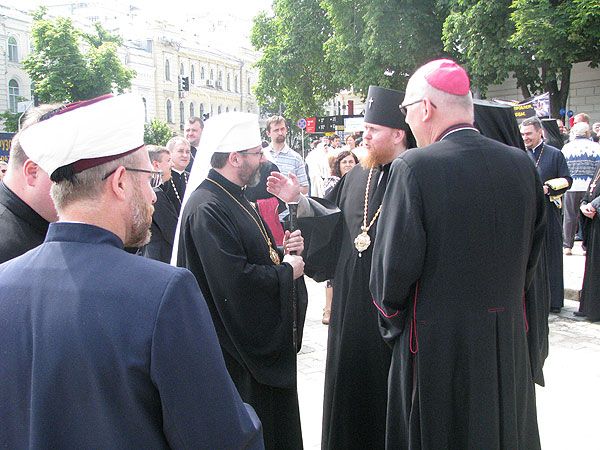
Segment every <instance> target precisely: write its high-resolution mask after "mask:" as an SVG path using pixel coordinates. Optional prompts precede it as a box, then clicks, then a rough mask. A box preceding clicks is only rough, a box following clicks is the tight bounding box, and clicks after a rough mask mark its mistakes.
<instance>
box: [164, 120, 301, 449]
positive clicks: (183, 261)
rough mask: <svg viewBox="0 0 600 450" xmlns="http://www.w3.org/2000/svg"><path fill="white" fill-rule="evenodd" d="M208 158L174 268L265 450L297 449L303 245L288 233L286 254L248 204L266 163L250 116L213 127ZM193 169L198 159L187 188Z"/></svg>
mask: <svg viewBox="0 0 600 450" xmlns="http://www.w3.org/2000/svg"><path fill="white" fill-rule="evenodd" d="M208 153H212V156H211V157H210V162H211V166H212V169H210V171H209V172H208V174H207V177H206V179H204V181H202V182H201V183H200V184H199V186H198V188H197V189H196V190H195V191H193V192H191V193H190V195H189V198H186V200H184V208H183V212H182V215H181V218H180V229H179V239H178V249H177V255H176V261H177V265H178V266H181V267H186V268H188V269H190V270H191V271H192V272H193V273H194V275H195V276H196V279H197V280H198V283H199V285H200V288H201V290H202V292H203V294H204V296H205V298H206V301H207V303H208V307H209V310H210V312H211V315H212V318H213V322H214V324H215V327H216V329H217V334H218V336H219V341H220V344H221V348H222V350H223V356H224V357H225V362H226V364H227V369H228V371H229V373H230V375H231V377H232V378H233V380H234V383H235V385H236V386H237V388H238V390H239V392H240V395H241V396H242V399H243V400H244V401H245V402H247V403H249V404H250V405H252V406H253V407H254V408H255V409H256V412H257V414H258V417H259V418H260V420H261V422H262V424H263V434H264V439H265V447H266V448H267V449H300V448H302V431H301V427H300V411H299V406H298V393H297V380H296V348H295V347H294V334H293V328H294V308H293V306H292V305H293V303H292V287H293V284H294V280H296V279H298V278H299V277H301V275H302V273H303V268H304V262H303V260H302V257H301V256H297V255H293V254H290V252H298V253H302V249H303V243H302V237H301V236H300V232H299V231H296V232H294V233H292V234H290V233H289V232H288V233H286V237H285V238H284V248H285V249H286V250H285V255H284V253H283V252H282V251H281V249H278V248H276V246H275V243H274V239H273V235H272V233H271V232H270V230H269V228H268V226H267V225H266V224H265V222H264V221H263V220H262V219H261V217H260V215H259V214H258V213H257V211H256V210H255V209H254V208H253V207H252V205H251V204H250V202H249V201H248V200H247V199H246V197H245V195H244V190H245V189H244V188H245V186H247V185H254V184H256V183H258V180H259V177H260V166H261V163H263V162H265V160H264V156H263V153H262V146H261V138H260V131H259V126H258V117H257V116H256V115H254V114H247V113H237V112H235V113H227V114H221V115H219V116H217V117H214V118H212V119H211V120H210V121H209V122H207V124H206V127H205V131H204V135H203V138H202V143H201V148H200V149H199V151H198V155H200V154H201V155H203V156H206V155H208ZM199 163H201V158H198V157H197V158H196V161H195V163H194V167H193V168H192V173H191V178H190V185H189V186H188V189H189V188H192V189H193V184H192V183H193V179H194V177H195V174H197V173H199V170H200V167H199V166H198V167H197V166H196V164H199ZM301 325H302V324H301V323H298V318H296V326H297V327H301Z"/></svg>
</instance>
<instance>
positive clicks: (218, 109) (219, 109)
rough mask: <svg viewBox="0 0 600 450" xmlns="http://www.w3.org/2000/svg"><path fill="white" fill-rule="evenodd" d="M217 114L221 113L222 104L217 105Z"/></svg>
mask: <svg viewBox="0 0 600 450" xmlns="http://www.w3.org/2000/svg"><path fill="white" fill-rule="evenodd" d="M217 114H221V105H219V106H217Z"/></svg>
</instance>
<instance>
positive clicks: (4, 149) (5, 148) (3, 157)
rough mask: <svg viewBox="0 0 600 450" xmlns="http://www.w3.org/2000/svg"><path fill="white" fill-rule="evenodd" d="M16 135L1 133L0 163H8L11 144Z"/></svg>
mask: <svg viewBox="0 0 600 450" xmlns="http://www.w3.org/2000/svg"><path fill="white" fill-rule="evenodd" d="M14 135H15V133H0V161H8V153H9V151H10V143H11V141H12V138H13V136H14Z"/></svg>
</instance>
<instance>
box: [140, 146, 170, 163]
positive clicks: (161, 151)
mask: <svg viewBox="0 0 600 450" xmlns="http://www.w3.org/2000/svg"><path fill="white" fill-rule="evenodd" d="M146 150H148V157H149V158H150V162H154V161H158V162H160V160H161V156H160V155H165V154H166V155H170V154H171V152H169V150H167V148H166V147H163V146H162V145H146Z"/></svg>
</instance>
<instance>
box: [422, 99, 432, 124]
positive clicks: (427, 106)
mask: <svg viewBox="0 0 600 450" xmlns="http://www.w3.org/2000/svg"><path fill="white" fill-rule="evenodd" d="M434 110H435V108H434V107H433V106H432V105H431V100H429V99H428V98H427V97H425V98H424V99H423V109H422V111H423V112H422V114H421V121H422V122H428V121H430V120H431V118H432V117H433V112H434Z"/></svg>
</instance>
